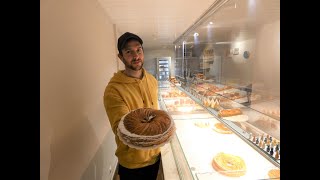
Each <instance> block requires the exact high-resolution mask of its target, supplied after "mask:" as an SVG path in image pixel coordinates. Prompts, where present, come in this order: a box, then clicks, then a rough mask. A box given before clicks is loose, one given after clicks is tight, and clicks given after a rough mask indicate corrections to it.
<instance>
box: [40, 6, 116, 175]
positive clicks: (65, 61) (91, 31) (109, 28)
mask: <svg viewBox="0 0 320 180" xmlns="http://www.w3.org/2000/svg"><path fill="white" fill-rule="evenodd" d="M40 3H41V4H40V5H41V7H40V17H41V19H40V78H41V80H40V93H41V95H40V105H41V107H40V110H41V111H40V113H41V114H40V128H41V129H40V178H41V180H73V179H74V180H79V179H86V178H85V177H84V174H86V177H87V179H88V180H89V179H90V180H94V179H102V176H103V177H104V178H106V177H109V176H110V174H108V173H109V167H110V166H112V167H113V165H114V164H115V163H116V157H115V156H114V152H115V148H116V146H115V142H114V136H113V134H112V131H111V128H110V125H109V122H108V118H107V116H106V113H105V110H104V106H103V92H104V89H105V86H106V85H107V83H108V82H109V80H110V78H111V77H112V75H113V73H114V72H116V71H117V67H118V66H117V64H118V58H117V56H116V40H115V37H116V32H115V29H116V28H115V26H114V25H113V24H112V23H111V21H110V19H109V18H108V16H107V15H106V14H105V13H104V11H103V9H102V8H101V6H100V4H99V2H98V1H97V0H41V1H40ZM98 149H99V150H101V151H103V152H104V153H100V154H101V156H102V157H101V158H103V163H95V162H93V161H92V160H94V157H96V156H97V152H98ZM101 158H96V159H101ZM91 165H92V166H94V168H91V167H90V166H91ZM88 169H92V170H94V171H95V172H93V173H85V172H87V170H88ZM105 169H107V170H105ZM104 170H105V171H104ZM97 171H99V172H101V173H100V174H98V175H100V176H97V174H96V172H97ZM88 174H89V175H88Z"/></svg>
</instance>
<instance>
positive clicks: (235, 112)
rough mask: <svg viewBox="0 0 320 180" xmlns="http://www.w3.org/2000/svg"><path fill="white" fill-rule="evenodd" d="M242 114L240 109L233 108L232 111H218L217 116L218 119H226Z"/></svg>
mask: <svg viewBox="0 0 320 180" xmlns="http://www.w3.org/2000/svg"><path fill="white" fill-rule="evenodd" d="M240 114H242V111H241V109H239V108H234V109H222V110H220V111H219V113H218V116H219V117H228V116H235V115H240Z"/></svg>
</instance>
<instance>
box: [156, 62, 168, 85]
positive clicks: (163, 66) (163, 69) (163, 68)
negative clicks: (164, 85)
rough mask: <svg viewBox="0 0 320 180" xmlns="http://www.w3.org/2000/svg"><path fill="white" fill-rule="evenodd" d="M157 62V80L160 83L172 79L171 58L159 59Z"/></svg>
mask: <svg viewBox="0 0 320 180" xmlns="http://www.w3.org/2000/svg"><path fill="white" fill-rule="evenodd" d="M156 60H157V79H158V81H165V80H168V79H169V77H170V64H171V57H159V58H156Z"/></svg>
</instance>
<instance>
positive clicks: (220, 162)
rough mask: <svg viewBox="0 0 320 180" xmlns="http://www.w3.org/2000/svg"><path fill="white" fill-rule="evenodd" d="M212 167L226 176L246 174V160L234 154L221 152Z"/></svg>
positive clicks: (213, 161) (214, 159)
mask: <svg viewBox="0 0 320 180" xmlns="http://www.w3.org/2000/svg"><path fill="white" fill-rule="evenodd" d="M212 167H213V168H214V169H215V170H216V171H217V172H219V173H221V174H223V175H225V176H231V177H239V176H243V175H245V174H246V170H247V168H246V164H245V162H244V160H243V159H242V158H241V157H239V156H235V155H232V154H227V153H223V152H220V153H218V154H217V155H216V156H215V157H214V158H213V160H212Z"/></svg>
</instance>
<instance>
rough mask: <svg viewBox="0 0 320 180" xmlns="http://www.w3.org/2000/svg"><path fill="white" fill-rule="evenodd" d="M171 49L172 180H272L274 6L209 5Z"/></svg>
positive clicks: (166, 94) (275, 161) (275, 147)
mask: <svg viewBox="0 0 320 180" xmlns="http://www.w3.org/2000/svg"><path fill="white" fill-rule="evenodd" d="M174 43H175V53H176V56H175V63H176V66H175V75H176V76H175V80H177V81H179V83H180V84H181V86H175V84H177V83H175V84H174V83H170V84H169V85H168V86H167V87H166V88H159V89H160V90H159V92H160V93H159V94H160V95H159V100H160V107H161V108H162V109H164V110H166V111H168V113H169V114H170V115H171V116H172V118H173V119H174V121H175V123H176V126H177V131H176V135H175V137H174V138H173V139H172V142H171V148H172V153H173V154H174V158H175V163H176V166H177V169H178V171H179V176H180V179H279V178H280V1H279V0H256V1H252V0H217V1H215V2H214V4H213V5H212V6H211V7H210V8H209V9H208V11H206V12H205V13H204V14H203V16H201V17H200V18H199V19H198V20H197V22H196V23H194V25H193V26H191V27H190V28H189V29H187V30H186V31H185V32H184V33H183V34H182V35H181V36H180V37H179V38H178V39H177V40H176V41H175V42H174ZM167 83H169V82H167ZM192 101H193V102H192Z"/></svg>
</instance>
